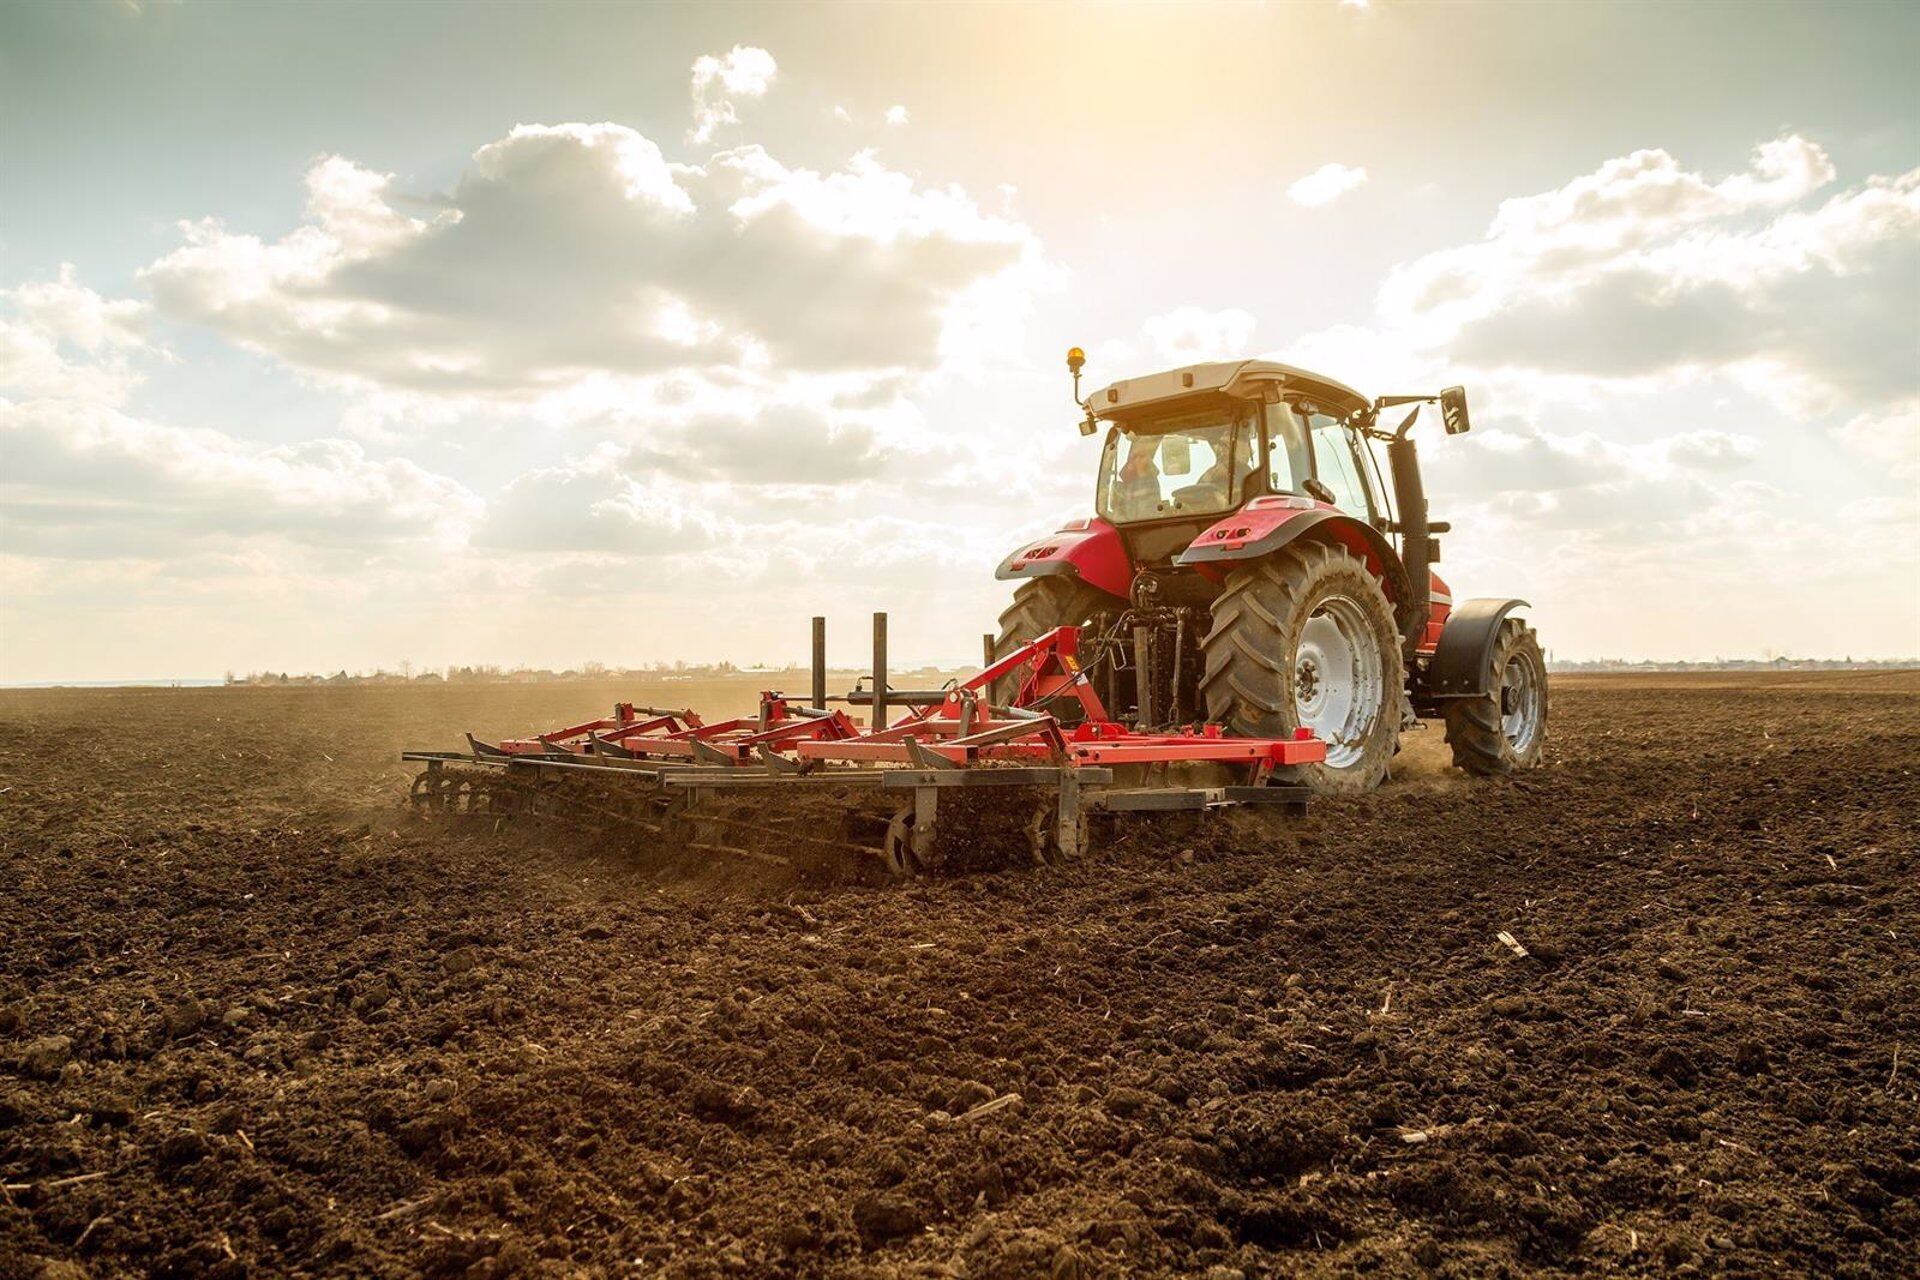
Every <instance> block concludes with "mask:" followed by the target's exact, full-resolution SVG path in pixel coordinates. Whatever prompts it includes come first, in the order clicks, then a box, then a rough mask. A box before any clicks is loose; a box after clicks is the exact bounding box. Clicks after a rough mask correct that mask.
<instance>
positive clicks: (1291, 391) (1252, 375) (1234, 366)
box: [1087, 360, 1367, 419]
mask: <svg viewBox="0 0 1920 1280" xmlns="http://www.w3.org/2000/svg"><path fill="white" fill-rule="evenodd" d="M1269 387H1278V388H1279V390H1280V391H1281V393H1282V394H1285V395H1288V396H1295V395H1299V396H1305V397H1307V398H1308V399H1312V400H1317V401H1319V402H1321V403H1322V404H1324V405H1326V406H1328V407H1329V408H1332V409H1335V410H1337V411H1338V412H1339V413H1341V414H1348V413H1354V412H1357V411H1358V410H1361V409H1364V408H1366V407H1367V398H1366V397H1365V396H1363V395H1361V394H1360V393H1359V392H1358V391H1355V390H1354V389H1353V388H1352V387H1349V386H1347V385H1346V384H1345V383H1341V382H1335V381H1334V380H1333V379H1332V378H1329V377H1327V376H1325V375H1324V374H1318V373H1313V372H1311V371H1309V370H1306V369H1296V368H1294V367H1293V366H1292V365H1290V364H1280V363H1278V362H1277V361H1273V360H1221V361H1216V362H1213V363H1210V364H1190V365H1184V366H1182V367H1181V368H1178V369H1168V370H1167V371H1166V372H1165V373H1149V374H1146V375H1145V376H1143V377H1138V378H1122V379H1121V380H1120V381H1118V382H1115V383H1113V384H1112V385H1110V386H1107V387H1104V388H1102V389H1101V390H1099V391H1096V392H1094V393H1093V394H1092V395H1091V396H1089V397H1088V398H1087V408H1088V409H1089V410H1090V411H1091V412H1092V413H1093V415H1094V416H1095V417H1096V418H1122V419H1124V418H1129V417H1133V416H1135V415H1136V414H1143V413H1146V412H1148V411H1150V410H1154V409H1162V408H1167V407H1170V406H1172V405H1174V404H1176V403H1178V402H1179V401H1182V400H1190V399H1198V398H1202V397H1207V396H1221V395H1224V396H1233V397H1235V398H1237V399H1242V400H1260V399H1264V398H1265V397H1266V394H1267V388H1269Z"/></svg>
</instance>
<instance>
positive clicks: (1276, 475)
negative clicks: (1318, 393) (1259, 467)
mask: <svg viewBox="0 0 1920 1280" xmlns="http://www.w3.org/2000/svg"><path fill="white" fill-rule="evenodd" d="M1312 474H1313V470H1312V468H1311V466H1309V464H1308V461H1307V429H1306V426H1305V424H1304V423H1302V422H1301V420H1300V415H1299V414H1298V413H1296V412H1295V411H1294V408H1293V406H1292V405H1290V404H1270V405H1268V406H1267V492H1269V493H1301V492H1304V490H1302V488H1301V486H1302V485H1304V484H1305V483H1306V481H1307V477H1308V476H1310V475H1312Z"/></svg>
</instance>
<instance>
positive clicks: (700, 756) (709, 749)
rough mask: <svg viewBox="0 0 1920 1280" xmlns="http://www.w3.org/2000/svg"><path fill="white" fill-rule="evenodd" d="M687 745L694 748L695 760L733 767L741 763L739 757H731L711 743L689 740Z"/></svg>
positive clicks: (696, 739) (694, 739)
mask: <svg viewBox="0 0 1920 1280" xmlns="http://www.w3.org/2000/svg"><path fill="white" fill-rule="evenodd" d="M687 744H688V745H689V746H691V747H692V748H693V758H694V759H695V760H699V761H701V762H703V763H705V764H726V765H733V764H739V763H740V761H739V759H738V758H737V757H735V756H732V755H729V754H728V753H727V752H725V751H722V750H720V749H719V748H718V747H716V746H714V745H712V744H711V743H707V742H702V741H701V740H700V739H698V738H688V739H687Z"/></svg>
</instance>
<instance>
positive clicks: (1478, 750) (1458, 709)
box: [1441, 618, 1547, 776]
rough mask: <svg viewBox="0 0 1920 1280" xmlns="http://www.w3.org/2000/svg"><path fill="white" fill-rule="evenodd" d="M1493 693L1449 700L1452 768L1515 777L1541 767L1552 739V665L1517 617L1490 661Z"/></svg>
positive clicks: (1502, 626)
mask: <svg viewBox="0 0 1920 1280" xmlns="http://www.w3.org/2000/svg"><path fill="white" fill-rule="evenodd" d="M1488 666H1489V668H1490V670H1489V671H1488V673H1487V689H1488V692H1487V693H1486V694H1484V695H1483V696H1481V697H1478V698H1452V699H1449V700H1448V701H1447V702H1446V704H1445V706H1444V708H1443V709H1442V712H1441V714H1442V715H1444V716H1445V717H1446V721H1447V745H1448V746H1450V747H1452V748H1453V763H1454V764H1455V765H1456V766H1457V767H1459V768H1461V769H1465V770H1466V771H1467V772H1468V773H1475V774H1480V775H1482V776H1485V775H1488V774H1501V773H1515V772H1517V771H1519V770H1521V769H1531V768H1533V767H1534V766H1535V765H1537V764H1539V763H1540V748H1541V744H1542V743H1543V742H1545V740H1546V736H1547V661H1546V658H1545V657H1544V656H1543V655H1542V654H1541V652H1540V638H1539V637H1538V636H1536V635H1534V633H1533V628H1532V627H1529V626H1528V625H1527V624H1526V623H1524V622H1522V621H1520V619H1518V618H1508V619H1507V620H1506V621H1505V622H1503V623H1501V624H1500V634H1499V636H1498V637H1497V638H1496V639H1495V640H1494V643H1493V654H1492V657H1491V658H1490V659H1489V660H1488Z"/></svg>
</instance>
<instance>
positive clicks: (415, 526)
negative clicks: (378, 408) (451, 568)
mask: <svg viewBox="0 0 1920 1280" xmlns="http://www.w3.org/2000/svg"><path fill="white" fill-rule="evenodd" d="M0 453H4V455H5V457H6V459H7V466H6V470H5V474H4V478H0V511H3V512H4V530H5V532H4V537H0V541H4V543H5V544H6V546H7V548H8V549H9V550H10V551H12V552H14V553H16V554H33V555H44V556H51V557H56V558H64V557H77V558H83V559H150V558H153V557H159V556H169V555H174V554H179V553H181V552H182V551H184V550H190V549H193V548H196V547H209V546H228V547H230V546H234V545H238V544H241V543H244V542H245V541H246V540H247V539H249V538H252V537H255V536H259V535H273V536H280V537H284V538H289V539H292V540H294V541H295V542H296V543H297V544H298V545H299V546H300V547H302V548H308V549H321V550H326V549H336V550H337V549H345V548H355V549H360V550H363V551H364V550H369V549H372V550H387V549H391V548H392V547H393V545H394V544H396V543H399V542H405V541H408V540H413V539H428V540H442V541H445V540H453V541H458V540H459V539H460V538H461V537H463V536H464V531H465V527H466V525H467V523H468V522H469V521H471V519H472V518H473V517H474V515H475V514H476V513H477V511H478V508H479V503H478V501H477V499H475V498H474V496H473V495H472V494H471V493H469V492H468V491H467V490H466V489H465V488H464V487H462V486H461V485H459V484H457V483H455V482H453V481H451V480H448V479H447V478H445V477H443V476H437V475H434V474H432V473H430V472H428V471H426V470H424V469H423V468H421V467H419V466H417V465H415V464H414V463H412V462H409V461H406V460H405V459H392V460H389V461H384V462H382V461H376V460H374V459H372V458H369V457H368V456H367V455H366V453H365V452H364V451H363V449H362V448H361V446H360V445H358V444H355V443H353V442H352V441H347V440H324V439H323V440H309V441H304V442H302V443H299V444H292V445H275V446H269V445H262V444H257V443H254V442H250V441H242V440H238V439H236V438H234V437H232V436H230V435H226V434H225V433H223V432H218V431H209V430H197V429H190V428H183V427H174V426H167V425H163V424H160V423H155V422H150V421H146V420H143V419H140V418H137V417H134V416H131V415H128V414H126V413H123V412H121V411H119V410H118V409H115V408H113V407H112V406H110V405H105V404H89V403H86V402H84V401H79V400H64V401H63V400H35V401H28V402H25V403H21V404H13V403H9V402H6V401H0Z"/></svg>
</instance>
